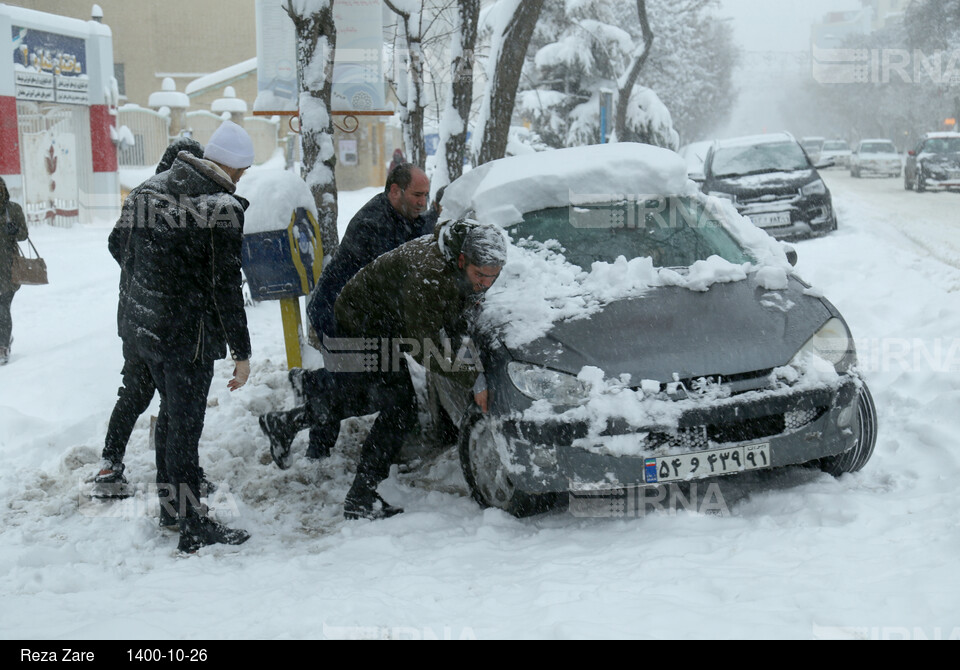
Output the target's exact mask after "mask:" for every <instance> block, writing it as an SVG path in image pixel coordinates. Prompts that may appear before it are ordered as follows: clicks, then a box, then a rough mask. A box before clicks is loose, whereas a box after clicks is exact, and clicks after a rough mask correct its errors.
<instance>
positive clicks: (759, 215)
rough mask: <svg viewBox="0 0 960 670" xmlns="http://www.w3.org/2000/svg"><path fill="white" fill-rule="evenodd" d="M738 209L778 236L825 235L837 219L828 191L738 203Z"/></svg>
mask: <svg viewBox="0 0 960 670" xmlns="http://www.w3.org/2000/svg"><path fill="white" fill-rule="evenodd" d="M737 210H738V211H739V212H740V214H742V215H743V216H746V217H749V218H750V220H751V221H752V222H753V224H754V225H755V226H757V227H758V228H761V229H763V230H765V231H766V232H767V233H768V234H770V235H771V236H773V237H775V238H777V239H778V240H790V239H798V238H805V237H812V236H817V235H824V234H826V233H828V232H829V231H831V230H833V228H834V224H835V222H836V218H835V217H836V215H835V213H834V211H833V203H832V198H831V197H830V196H829V195H813V196H807V197H803V196H799V197H795V198H793V199H790V200H780V201H774V202H769V203H768V202H752V203H746V204H737Z"/></svg>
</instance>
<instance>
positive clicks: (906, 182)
mask: <svg viewBox="0 0 960 670" xmlns="http://www.w3.org/2000/svg"><path fill="white" fill-rule="evenodd" d="M903 190H904V191H912V190H913V182H911V181H910V176H909V175H908V174H907V172H906V170H904V172H903Z"/></svg>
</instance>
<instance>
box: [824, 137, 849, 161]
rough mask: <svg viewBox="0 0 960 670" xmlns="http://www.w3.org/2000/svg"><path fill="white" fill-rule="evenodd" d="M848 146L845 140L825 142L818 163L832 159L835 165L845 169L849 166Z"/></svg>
mask: <svg viewBox="0 0 960 670" xmlns="http://www.w3.org/2000/svg"><path fill="white" fill-rule="evenodd" d="M850 153H851V152H850V145H849V144H847V141H846V140H827V141H826V142H824V143H823V147H821V149H820V158H819V161H824V160H827V159H829V158H832V159H833V162H834V164H835V165H837V166H840V167H847V166H848V165H850Z"/></svg>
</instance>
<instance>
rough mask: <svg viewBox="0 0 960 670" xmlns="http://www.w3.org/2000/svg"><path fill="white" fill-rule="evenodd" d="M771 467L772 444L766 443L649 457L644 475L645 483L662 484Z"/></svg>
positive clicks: (645, 463)
mask: <svg viewBox="0 0 960 670" xmlns="http://www.w3.org/2000/svg"><path fill="white" fill-rule="evenodd" d="M769 467H770V443H769V442H764V443H762V444H748V445H744V446H742V447H729V448H727V449H711V450H709V451H698V452H695V453H691V454H677V455H676V456H664V457H663V458H647V459H645V460H644V462H643V470H644V472H643V474H644V481H645V482H646V483H648V484H659V483H662V482H677V481H686V480H690V479H701V478H703V477H716V476H718V475H730V474H733V473H735V472H745V471H746V470H760V469H762V468H769Z"/></svg>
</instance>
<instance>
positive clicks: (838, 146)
mask: <svg viewBox="0 0 960 670" xmlns="http://www.w3.org/2000/svg"><path fill="white" fill-rule="evenodd" d="M849 148H850V147H849V146H848V145H847V143H846V142H844V141H843V140H834V141H832V142H824V143H823V150H824V151H846V150H847V149H849Z"/></svg>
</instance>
